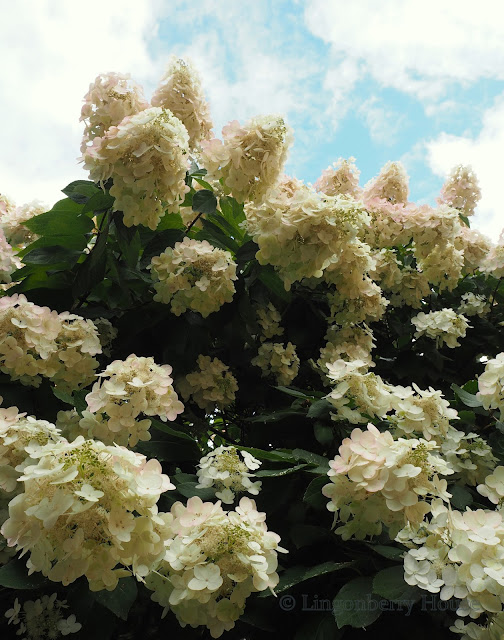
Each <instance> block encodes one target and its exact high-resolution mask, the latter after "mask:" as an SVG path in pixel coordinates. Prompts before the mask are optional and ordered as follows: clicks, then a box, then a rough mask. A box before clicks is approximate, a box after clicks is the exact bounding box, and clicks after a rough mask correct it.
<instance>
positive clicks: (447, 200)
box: [438, 164, 481, 216]
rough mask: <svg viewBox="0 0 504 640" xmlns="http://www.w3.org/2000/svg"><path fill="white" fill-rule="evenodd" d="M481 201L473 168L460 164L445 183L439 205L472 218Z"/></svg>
mask: <svg viewBox="0 0 504 640" xmlns="http://www.w3.org/2000/svg"><path fill="white" fill-rule="evenodd" d="M480 199H481V189H480V188H479V184H478V178H477V177H476V174H475V173H474V171H473V170H472V167H464V166H463V165H461V164H459V165H457V166H456V167H454V168H453V169H452V171H451V172H450V175H449V176H448V179H447V180H446V182H445V183H444V185H443V187H442V189H441V194H440V196H439V198H438V203H439V204H447V205H449V206H450V207H454V208H455V209H458V210H459V211H460V212H461V213H463V214H464V215H465V216H472V215H473V214H474V210H475V208H476V205H477V204H478V202H479V200H480Z"/></svg>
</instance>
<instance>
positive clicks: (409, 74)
mask: <svg viewBox="0 0 504 640" xmlns="http://www.w3.org/2000/svg"><path fill="white" fill-rule="evenodd" d="M503 15H504V7H503V5H502V2H501V0H480V2H479V3H478V4H477V6H476V5H475V4H474V2H472V1H470V0H457V1H455V0H442V1H441V2H440V1H439V0H422V2H419V1H416V0H415V1H413V0H411V1H409V2H405V1H404V0H367V1H366V2H347V1H346V0H332V1H331V2H327V0H309V2H308V3H307V5H306V9H305V20H306V23H307V26H308V28H309V29H310V30H311V31H312V33H313V34H314V35H316V36H318V37H319V38H321V39H322V40H324V41H325V42H327V43H328V44H330V45H331V49H332V55H333V56H334V57H337V56H340V57H341V56H343V57H346V58H349V59H351V60H353V61H358V62H359V63H360V64H361V67H360V75H361V77H363V75H364V74H365V73H369V74H371V75H372V76H373V77H374V78H375V79H376V80H377V81H378V82H379V83H381V84H382V85H383V86H386V87H393V88H395V89H398V90H399V91H403V92H406V93H411V94H414V95H416V96H417V97H419V98H420V99H422V100H425V101H426V102H431V101H433V100H434V101H436V100H437V99H439V98H440V97H441V96H442V95H443V93H444V92H445V90H446V89H447V88H448V87H449V85H450V83H453V82H457V83H462V84H468V83H471V82H474V81H476V80H477V79H479V78H496V79H504V40H503V38H502V17H503Z"/></svg>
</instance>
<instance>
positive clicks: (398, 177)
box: [362, 162, 409, 204]
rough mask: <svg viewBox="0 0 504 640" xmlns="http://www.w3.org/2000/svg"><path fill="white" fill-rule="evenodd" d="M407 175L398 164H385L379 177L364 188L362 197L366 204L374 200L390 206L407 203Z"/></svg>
mask: <svg viewBox="0 0 504 640" xmlns="http://www.w3.org/2000/svg"><path fill="white" fill-rule="evenodd" d="M408 180H409V178H408V174H407V173H406V169H405V168H404V166H403V165H402V164H401V163H400V162H387V164H386V165H385V166H384V167H382V169H381V171H380V173H379V175H378V176H377V177H376V178H373V179H372V180H370V181H369V182H368V183H367V184H366V185H365V186H364V190H363V193H362V197H363V199H364V202H366V204H367V203H368V202H370V201H373V200H374V199H375V198H379V199H381V200H388V201H389V202H391V203H392V204H396V203H402V204H405V203H406V202H408V191H409V188H408Z"/></svg>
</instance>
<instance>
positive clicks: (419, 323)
mask: <svg viewBox="0 0 504 640" xmlns="http://www.w3.org/2000/svg"><path fill="white" fill-rule="evenodd" d="M411 322H412V323H413V324H414V325H415V329H416V331H415V338H419V337H420V336H423V335H426V336H427V337H428V338H431V339H432V340H435V341H436V346H438V347H441V346H443V343H444V344H446V346H447V347H449V348H450V349H454V348H455V347H460V342H458V339H459V338H465V335H466V330H467V329H468V328H469V327H470V326H471V325H470V324H469V322H468V321H467V318H466V317H465V316H463V315H462V314H458V313H456V312H455V311H454V310H453V309H441V311H430V312H429V313H424V312H423V311H421V312H420V313H419V314H417V315H416V316H414V317H413V318H411Z"/></svg>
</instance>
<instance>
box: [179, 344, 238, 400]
mask: <svg viewBox="0 0 504 640" xmlns="http://www.w3.org/2000/svg"><path fill="white" fill-rule="evenodd" d="M178 388H179V389H180V393H181V394H182V397H183V398H184V400H188V399H189V398H190V397H191V398H192V399H193V400H194V402H196V404H197V405H198V407H200V409H204V410H205V411H207V412H208V413H211V412H212V411H215V409H216V408H219V409H223V408H224V407H227V406H229V405H230V404H232V403H233V402H234V400H235V395H236V392H237V391H238V383H237V381H236V378H235V377H234V375H233V374H232V373H231V371H230V370H229V367H228V366H227V365H225V364H224V363H223V362H221V361H220V360H219V359H218V358H210V356H204V355H202V354H200V355H199V356H198V369H197V370H196V371H193V372H191V373H188V374H187V375H186V376H185V377H184V378H181V379H180V380H179V381H178Z"/></svg>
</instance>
